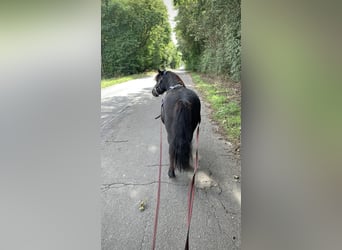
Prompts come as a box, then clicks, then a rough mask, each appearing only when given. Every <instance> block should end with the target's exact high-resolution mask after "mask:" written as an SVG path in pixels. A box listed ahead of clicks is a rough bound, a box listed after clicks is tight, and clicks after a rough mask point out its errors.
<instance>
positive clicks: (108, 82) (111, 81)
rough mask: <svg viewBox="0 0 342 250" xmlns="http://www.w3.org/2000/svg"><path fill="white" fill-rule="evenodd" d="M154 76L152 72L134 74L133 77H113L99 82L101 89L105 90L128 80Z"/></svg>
mask: <svg viewBox="0 0 342 250" xmlns="http://www.w3.org/2000/svg"><path fill="white" fill-rule="evenodd" d="M153 74H155V73H154V72H146V73H141V74H134V75H128V76H121V77H114V78H110V79H102V80H101V88H107V87H109V86H113V85H115V84H119V83H123V82H127V81H130V80H134V79H138V78H142V77H146V76H151V75H153Z"/></svg>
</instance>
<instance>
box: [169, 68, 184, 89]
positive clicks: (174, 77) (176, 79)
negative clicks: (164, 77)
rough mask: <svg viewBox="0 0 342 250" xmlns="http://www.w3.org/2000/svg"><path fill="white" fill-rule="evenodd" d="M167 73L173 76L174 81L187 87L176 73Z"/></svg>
mask: <svg viewBox="0 0 342 250" xmlns="http://www.w3.org/2000/svg"><path fill="white" fill-rule="evenodd" d="M167 73H168V74H171V76H172V80H174V81H176V82H177V83H178V84H180V85H183V86H184V87H185V83H184V82H183V80H182V79H181V78H180V77H179V76H178V75H177V74H176V73H174V72H172V71H167Z"/></svg>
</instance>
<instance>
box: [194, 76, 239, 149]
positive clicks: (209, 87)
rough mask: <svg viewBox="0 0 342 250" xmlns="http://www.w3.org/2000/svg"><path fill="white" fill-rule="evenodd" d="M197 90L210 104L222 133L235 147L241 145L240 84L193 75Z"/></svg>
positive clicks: (214, 118)
mask: <svg viewBox="0 0 342 250" xmlns="http://www.w3.org/2000/svg"><path fill="white" fill-rule="evenodd" d="M191 77H192V79H193V82H194V83H195V86H196V88H197V89H198V90H199V91H200V93H201V94H202V96H203V97H204V99H205V100H206V101H207V102H208V103H209V104H210V106H211V109H212V114H211V116H212V118H213V120H214V121H215V122H217V123H218V125H219V127H220V131H221V132H222V133H223V134H224V135H225V136H226V137H227V139H228V140H229V141H230V142H232V143H233V144H234V145H235V146H239V145H240V143H241V142H240V134H241V90H240V84H239V83H233V82H229V81H226V80H222V79H218V78H216V79H215V78H211V77H209V76H206V75H202V74H198V73H194V72H192V73H191Z"/></svg>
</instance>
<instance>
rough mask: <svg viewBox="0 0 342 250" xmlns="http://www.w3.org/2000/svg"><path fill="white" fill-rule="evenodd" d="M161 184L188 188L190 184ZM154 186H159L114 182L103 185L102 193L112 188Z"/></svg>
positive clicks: (153, 182) (166, 182) (154, 182)
mask: <svg viewBox="0 0 342 250" xmlns="http://www.w3.org/2000/svg"><path fill="white" fill-rule="evenodd" d="M161 183H164V184H170V185H174V186H187V185H188V184H177V183H172V182H168V181H161ZM152 184H158V181H151V182H146V183H132V182H129V183H125V182H114V183H108V184H102V187H101V189H102V191H107V190H109V189H112V188H122V187H126V186H148V185H152Z"/></svg>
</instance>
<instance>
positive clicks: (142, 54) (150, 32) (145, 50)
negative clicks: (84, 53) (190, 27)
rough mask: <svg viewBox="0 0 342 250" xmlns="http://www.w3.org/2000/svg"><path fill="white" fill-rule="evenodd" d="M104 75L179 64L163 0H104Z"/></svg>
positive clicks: (115, 74)
mask: <svg viewBox="0 0 342 250" xmlns="http://www.w3.org/2000/svg"><path fill="white" fill-rule="evenodd" d="M101 7H102V17H101V21H102V24H101V47H102V51H101V54H102V61H101V68H102V77H103V78H110V77H115V76H120V75H129V74H135V73H140V72H144V71H146V70H149V69H156V68H159V67H161V66H164V67H166V66H170V65H171V64H172V63H173V65H175V66H178V65H176V64H177V60H179V59H177V58H176V56H175V55H177V52H176V48H175V46H174V45H173V44H172V42H171V39H170V34H171V28H170V24H169V22H168V20H167V10H166V7H165V5H164V4H163V2H162V0H102V5H101Z"/></svg>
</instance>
